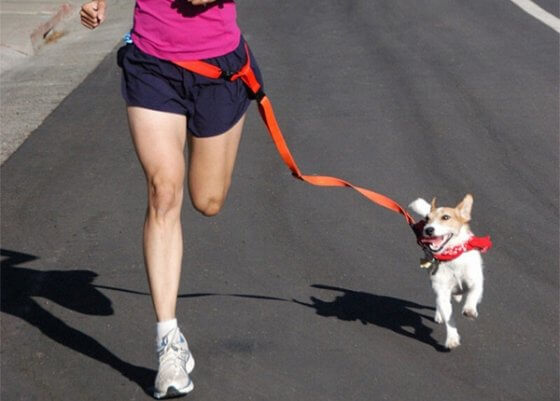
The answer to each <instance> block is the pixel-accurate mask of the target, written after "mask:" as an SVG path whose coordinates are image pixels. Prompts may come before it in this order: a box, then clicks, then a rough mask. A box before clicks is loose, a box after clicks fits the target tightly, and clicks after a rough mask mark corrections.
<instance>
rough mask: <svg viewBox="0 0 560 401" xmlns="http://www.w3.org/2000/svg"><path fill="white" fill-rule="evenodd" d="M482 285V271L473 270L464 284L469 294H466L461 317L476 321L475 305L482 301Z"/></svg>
mask: <svg viewBox="0 0 560 401" xmlns="http://www.w3.org/2000/svg"><path fill="white" fill-rule="evenodd" d="M483 283H484V278H483V276H482V269H478V270H475V273H474V274H471V277H469V280H468V282H467V283H466V284H467V286H468V287H469V292H468V293H467V297H466V300H465V306H463V315H464V316H466V317H468V318H469V319H476V318H477V317H478V311H477V305H478V304H479V303H480V301H481V300H482V291H483Z"/></svg>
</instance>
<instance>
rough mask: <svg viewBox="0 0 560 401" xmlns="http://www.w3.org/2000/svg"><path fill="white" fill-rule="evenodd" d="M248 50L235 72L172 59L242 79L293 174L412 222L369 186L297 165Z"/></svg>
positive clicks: (223, 76) (197, 70) (207, 74)
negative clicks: (354, 193) (362, 198)
mask: <svg viewBox="0 0 560 401" xmlns="http://www.w3.org/2000/svg"><path fill="white" fill-rule="evenodd" d="M245 51H246V53H247V62H246V64H245V65H244V66H243V67H242V68H241V69H240V70H239V71H238V72H236V73H228V72H225V71H222V70H221V69H220V68H219V67H217V66H215V65H212V64H209V63H206V62H204V61H173V63H174V64H176V65H178V66H180V67H183V68H185V69H187V70H189V71H191V72H194V73H196V74H200V75H202V76H204V77H207V78H213V79H225V80H229V81H235V80H236V79H241V80H242V81H243V83H244V84H245V85H246V86H247V87H248V88H249V90H250V91H251V92H252V93H253V95H254V96H255V98H256V100H257V102H258V105H259V112H260V114H261V117H262V119H263V121H264V123H265V125H266V127H267V129H268V132H269V134H270V136H271V138H272V141H273V142H274V144H275V145H276V149H277V150H278V153H279V154H280V157H282V160H284V163H285V164H286V165H287V166H288V168H289V169H290V170H291V172H292V174H293V175H294V177H296V178H299V179H300V180H302V181H305V182H307V183H309V184H311V185H316V186H321V187H348V188H352V189H354V190H356V191H357V192H359V193H360V194H362V195H363V196H365V197H366V198H368V199H369V200H370V201H372V202H374V203H377V204H378V205H380V206H383V207H385V208H387V209H389V210H392V211H394V212H396V213H400V214H402V215H403V216H404V218H405V219H406V222H407V223H408V224H409V225H411V226H412V225H413V224H414V219H413V218H412V217H411V216H410V214H408V212H407V211H406V210H405V209H404V208H403V207H401V206H400V205H399V204H398V203H397V202H395V201H394V200H392V199H391V198H388V197H387V196H385V195H382V194H379V193H377V192H374V191H371V190H369V189H366V188H362V187H358V186H356V185H353V184H351V183H350V182H348V181H345V180H342V179H340V178H336V177H329V176H320V175H304V174H302V173H301V170H300V169H299V167H298V166H297V164H296V162H295V159H294V158H293V156H292V154H291V152H290V149H289V148H288V145H287V144H286V141H285V140H284V136H283V135H282V131H281V130H280V126H279V125H278V122H277V121H276V117H275V115H274V111H273V109H272V104H271V103H270V100H269V99H268V97H267V96H266V95H265V94H264V92H263V91H262V87H261V84H260V83H259V82H258V80H257V77H256V76H255V73H254V71H253V69H252V68H251V60H250V57H249V48H248V47H247V44H245Z"/></svg>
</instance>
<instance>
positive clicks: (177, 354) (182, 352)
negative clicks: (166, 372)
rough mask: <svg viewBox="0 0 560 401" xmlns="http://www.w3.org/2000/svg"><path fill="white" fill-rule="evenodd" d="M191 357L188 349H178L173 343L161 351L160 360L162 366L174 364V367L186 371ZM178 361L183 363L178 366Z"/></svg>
mask: <svg viewBox="0 0 560 401" xmlns="http://www.w3.org/2000/svg"><path fill="white" fill-rule="evenodd" d="M189 357H190V356H189V351H188V349H185V348H181V347H178V346H176V345H175V344H173V343H169V344H167V345H166V346H165V348H164V349H163V350H161V351H160V355H159V360H160V365H167V364H168V363H173V364H174V365H178V366H177V367H180V368H181V369H184V370H186V366H187V361H188V359H189ZM177 361H181V363H180V364H178V363H176V362H177Z"/></svg>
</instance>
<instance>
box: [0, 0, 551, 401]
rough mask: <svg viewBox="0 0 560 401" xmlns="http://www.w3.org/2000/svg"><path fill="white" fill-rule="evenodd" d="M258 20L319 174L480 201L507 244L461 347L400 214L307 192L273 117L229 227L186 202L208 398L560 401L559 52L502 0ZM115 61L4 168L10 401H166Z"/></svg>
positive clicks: (351, 197)
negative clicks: (284, 158) (283, 155)
mask: <svg viewBox="0 0 560 401" xmlns="http://www.w3.org/2000/svg"><path fill="white" fill-rule="evenodd" d="M239 19H240V24H241V26H242V28H243V30H244V32H245V35H246V38H247V40H248V41H249V43H250V44H251V46H252V48H253V50H254V52H255V54H256V55H257V58H258V60H259V62H260V65H261V69H262V71H263V74H264V76H265V80H266V90H267V93H268V94H269V96H270V97H271V99H272V101H273V104H274V106H275V110H276V113H277V115H278V118H279V120H280V124H281V126H282V128H283V130H284V132H285V135H286V139H287V141H288V143H289V145H290V146H291V148H292V152H293V154H294V156H295V158H296V159H297V160H298V162H299V165H300V167H301V168H302V170H303V171H304V172H306V173H318V174H319V173H320V174H331V175H336V176H340V177H343V178H345V179H348V180H350V181H352V182H353V183H355V184H358V185H361V186H365V187H368V188H372V189H374V190H376V191H378V192H381V193H384V194H387V195H388V196H391V197H392V198H394V199H396V200H397V201H399V202H401V203H402V204H405V205H406V204H408V202H410V201H411V200H413V199H415V198H417V197H419V196H422V197H425V198H431V197H433V196H437V197H438V199H439V200H440V202H441V203H442V204H455V203H457V202H458V201H460V200H461V199H462V197H463V196H464V194H465V193H467V192H470V193H472V194H473V195H474V199H475V202H474V211H473V214H474V220H473V225H472V226H473V229H474V231H475V233H477V234H479V235H486V234H490V235H491V236H492V239H493V241H494V248H492V250H491V251H490V252H489V253H488V254H486V256H485V262H486V286H485V294H484V299H483V302H482V304H481V306H480V317H479V319H478V320H477V321H476V322H471V321H468V320H466V319H463V318H458V328H459V332H460V333H461V335H462V342H463V344H462V345H461V347H459V348H458V349H457V350H454V351H452V352H445V350H444V349H443V348H442V344H443V342H444V338H445V330H444V328H443V327H442V326H439V325H437V324H435V323H434V321H433V318H432V316H433V313H434V310H433V307H434V296H433V294H432V290H431V288H430V285H429V279H428V277H427V275H426V274H425V272H424V271H421V270H420V269H419V267H418V259H419V257H420V256H421V252H420V250H419V248H418V247H417V246H416V245H415V241H414V238H413V236H412V234H411V232H410V230H409V228H408V227H407V226H406V224H405V222H404V220H403V219H402V218H401V217H400V216H398V215H397V214H393V213H390V212H388V211H386V210H385V209H382V208H380V207H378V206H375V205H372V204H371V203H369V202H367V201H366V200H364V199H363V198H361V197H360V196H359V195H357V194H356V193H353V192H352V191H350V190H345V189H324V188H315V187H311V186H308V185H306V184H304V183H302V182H299V181H296V180H294V179H293V178H292V177H291V176H290V174H289V173H288V171H287V169H286V168H285V167H284V165H283V164H282V163H281V161H280V159H279V158H278V156H277V155H276V154H275V150H274V147H273V145H272V144H271V142H270V140H269V138H268V136H267V134H266V132H265V129H264V126H263V125H262V124H261V122H260V121H259V119H258V116H257V113H256V112H255V107H253V108H252V112H251V113H250V117H249V119H248V123H247V126H246V131H245V136H244V139H243V141H242V145H241V149H240V153H239V157H238V164H237V166H236V172H235V176H234V183H233V187H232V189H231V192H230V195H229V199H228V203H227V206H226V208H225V209H224V211H223V212H222V213H221V214H220V215H219V216H218V217H215V218H212V219H207V218H204V217H202V216H199V215H197V214H196V213H195V212H194V211H193V210H192V209H191V208H190V207H188V205H185V206H186V207H185V211H184V214H183V220H184V228H185V237H186V244H185V261H184V270H183V276H182V283H181V289H180V293H181V295H180V299H179V303H178V317H179V319H180V321H181V322H182V325H183V328H184V331H185V332H186V334H187V336H188V339H189V342H190V344H191V347H192V349H193V352H194V355H195V358H196V360H197V368H196V369H195V372H194V373H193V378H194V380H195V391H194V392H193V393H192V395H190V396H189V397H188V398H189V399H191V400H205V401H206V400H231V401H236V400H239V401H247V400H267V401H268V400H297V401H309V400H321V401H327V400H329V401H330V400H332V401H335V400H336V401H347V400H391V401H393V400H399V401H400V400H402V401H408V400H411V401H412V400H430V401H459V400H461V401H463V400H464V401H473V400H477V401H484V400H488V401H496V400H508V401H517V400H523V401H528V400H540V401H544V400H551V401H552V400H558V398H559V371H558V367H559V365H558V363H559V360H558V337H559V332H558V328H559V325H558V324H559V322H558V312H559V308H558V306H559V305H558V267H559V250H558V243H559V235H558V206H559V205H558V193H559V185H558V179H559V175H558V167H559V165H558V161H559V159H558V149H559V143H558V136H559V126H558V122H559V114H558V110H559V101H558V77H559V65H558V60H559V57H558V56H559V55H558V34H557V33H555V32H554V31H553V30H552V29H550V28H548V27H546V26H545V25H543V24H542V23H540V22H539V21H537V20H535V19H533V18H532V17H530V16H528V15H527V14H525V13H524V12H522V11H521V10H520V9H519V8H518V7H516V6H514V5H513V4H511V3H510V2H507V1H502V2H498V1H493V2H490V1H487V0H484V1H482V0H481V1H468V2H465V1H435V2H426V1H416V2H410V1H400V0H399V1H384V0H383V1H352V2H349V1H329V2H324V1H323V2H321V1H306V2H301V1H283V2H262V1H257V0H247V1H242V2H239ZM114 57H115V54H114V53H113V54H111V55H109V56H108V57H107V59H105V61H103V62H102V63H101V65H100V66H99V67H98V68H97V69H96V70H95V71H94V72H93V73H92V74H91V75H90V76H89V77H88V78H87V79H86V81H85V82H84V83H83V84H82V85H80V86H79V87H78V88H77V89H76V90H75V91H74V92H73V93H72V94H71V95H70V96H69V97H67V98H66V99H65V100H64V101H63V102H62V104H61V105H60V106H59V107H58V108H57V109H56V110H55V111H54V112H53V114H52V115H51V116H50V117H49V118H48V119H47V120H46V121H45V122H44V124H43V125H42V126H41V127H40V128H39V129H37V130H36V131H35V132H34V133H33V134H32V135H31V136H30V138H29V139H28V140H27V142H25V144H24V145H23V146H22V147H21V148H20V149H19V150H18V151H17V152H16V153H15V154H14V155H13V156H12V157H11V158H10V159H9V160H8V161H7V162H6V163H5V164H4V165H3V167H2V182H1V185H2V188H1V189H2V195H1V196H2V205H1V206H2V223H1V224H2V248H3V250H2V255H3V258H2V269H1V274H2V276H1V279H2V280H1V283H2V327H1V334H2V359H1V368H2V389H1V398H2V400H6V401H7V400H101V399H105V400H144V399H149V398H150V397H149V394H148V393H149V391H150V390H149V387H150V386H151V385H152V382H153V379H154V375H155V368H156V361H155V355H154V352H153V350H154V335H155V333H154V316H153V312H152V307H151V302H150V297H149V296H148V293H147V284H146V280H145V276H144V270H143V264H142V255H141V248H140V241H141V226H142V220H143V214H144V208H145V189H144V182H143V175H142V172H141V169H140V167H139V165H138V163H137V161H136V157H135V155H134V151H133V149H132V146H131V143H130V139H129V137H128V132H127V126H126V119H125V113H124V107H123V106H124V104H123V101H122V100H121V98H120V93H119V71H118V69H117V67H116V65H115V63H114ZM456 310H457V308H456Z"/></svg>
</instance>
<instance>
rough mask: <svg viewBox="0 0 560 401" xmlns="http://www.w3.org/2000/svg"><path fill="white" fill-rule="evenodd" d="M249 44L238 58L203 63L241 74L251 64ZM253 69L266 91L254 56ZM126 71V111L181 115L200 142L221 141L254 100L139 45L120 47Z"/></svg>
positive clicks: (239, 85)
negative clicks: (219, 137)
mask: <svg viewBox="0 0 560 401" xmlns="http://www.w3.org/2000/svg"><path fill="white" fill-rule="evenodd" d="M244 43H245V42H244V40H243V38H241V40H240V43H239V46H238V47H237V49H235V50H234V51H233V52H231V53H228V54H226V55H224V56H220V57H215V58H210V59H205V60H204V61H206V62H208V63H210V64H214V65H217V66H219V67H220V68H221V69H222V70H224V71H229V72H237V71H238V70H239V69H241V67H243V65H244V64H245V60H246V53H245V46H244ZM250 57H251V67H252V68H253V69H254V71H255V74H256V76H257V79H258V80H259V82H260V83H261V85H262V78H261V74H260V71H259V67H258V65H257V62H256V61H255V59H254V57H253V55H252V54H251V55H250ZM117 62H118V65H119V66H120V67H121V68H122V71H123V74H122V81H121V91H122V95H123V97H124V100H125V101H126V104H127V106H137V107H144V108H147V109H151V110H158V111H165V112H169V113H176V114H182V115H185V116H186V117H187V129H188V131H189V132H190V133H192V134H193V135H194V136H196V137H209V136H214V135H219V134H222V133H224V132H226V131H227V130H229V129H230V128H231V127H233V126H234V125H235V124H236V123H237V122H238V121H239V120H240V119H241V117H242V116H243V115H244V114H245V112H246V111H247V108H248V107H249V104H250V102H251V100H252V95H251V93H250V91H249V90H248V89H247V88H246V87H245V85H244V84H243V82H242V81H241V80H240V79H238V80H236V81H234V82H228V81H226V80H224V79H210V78H205V77H203V76H201V75H198V74H195V73H192V72H190V71H187V70H185V69H184V68H181V67H179V66H177V65H175V64H173V63H171V62H170V61H167V60H162V59H159V58H157V57H153V56H150V55H149V54H146V53H144V52H142V51H141V50H140V49H139V48H138V47H136V46H135V45H134V44H127V45H125V46H123V47H121V48H120V49H119V51H118V54H117Z"/></svg>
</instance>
